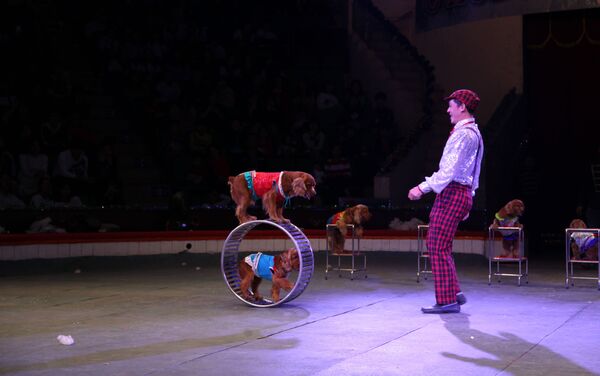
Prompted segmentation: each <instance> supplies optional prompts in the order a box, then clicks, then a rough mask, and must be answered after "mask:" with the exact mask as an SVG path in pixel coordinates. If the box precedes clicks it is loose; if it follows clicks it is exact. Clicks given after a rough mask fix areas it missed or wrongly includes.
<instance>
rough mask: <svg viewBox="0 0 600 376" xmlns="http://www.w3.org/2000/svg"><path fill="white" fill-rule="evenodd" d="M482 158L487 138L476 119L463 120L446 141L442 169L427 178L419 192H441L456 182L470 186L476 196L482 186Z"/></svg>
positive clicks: (420, 185)
mask: <svg viewBox="0 0 600 376" xmlns="http://www.w3.org/2000/svg"><path fill="white" fill-rule="evenodd" d="M482 157H483V139H482V137H481V133H480V132H479V128H478V127H477V124H476V123H475V119H474V118H470V119H464V120H461V121H459V122H458V123H456V125H455V126H454V129H453V130H452V132H451V134H450V137H449V138H448V141H446V146H444V153H443V154H442V159H441V160H440V166H439V170H438V171H436V172H434V173H433V174H432V175H431V176H428V177H426V178H425V181H424V182H422V183H421V184H419V189H420V190H421V191H422V192H423V193H427V192H431V191H434V192H435V193H440V192H441V191H443V190H444V188H446V186H448V184H450V183H451V182H453V181H455V182H457V183H459V184H462V185H468V186H470V187H471V193H472V194H473V196H475V190H476V189H477V188H478V187H479V173H480V171H481V159H482Z"/></svg>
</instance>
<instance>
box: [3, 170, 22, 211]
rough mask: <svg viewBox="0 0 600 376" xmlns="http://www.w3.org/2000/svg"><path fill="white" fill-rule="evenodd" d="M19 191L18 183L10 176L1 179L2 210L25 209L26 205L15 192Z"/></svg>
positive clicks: (4, 175) (5, 175)
mask: <svg viewBox="0 0 600 376" xmlns="http://www.w3.org/2000/svg"><path fill="white" fill-rule="evenodd" d="M16 191H17V182H16V181H14V180H13V179H12V178H11V177H10V176H9V175H8V174H2V177H0V209H23V208H25V203H24V202H23V200H21V199H20V198H19V197H17V195H16V194H15V192H16Z"/></svg>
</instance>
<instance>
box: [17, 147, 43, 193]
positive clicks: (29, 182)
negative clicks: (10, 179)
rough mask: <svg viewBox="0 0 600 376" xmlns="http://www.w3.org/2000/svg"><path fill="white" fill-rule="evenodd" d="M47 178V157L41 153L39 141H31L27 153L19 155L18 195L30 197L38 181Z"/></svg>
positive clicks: (36, 187)
mask: <svg viewBox="0 0 600 376" xmlns="http://www.w3.org/2000/svg"><path fill="white" fill-rule="evenodd" d="M45 176H48V156H47V155H46V154H44V153H42V152H41V149H40V142H39V140H33V141H31V143H30V145H29V151H28V152H25V153H22V154H20V155H19V176H18V177H19V193H20V194H21V196H22V197H31V195H33V194H34V193H35V192H36V191H37V189H38V186H39V182H40V179H41V178H43V177H45Z"/></svg>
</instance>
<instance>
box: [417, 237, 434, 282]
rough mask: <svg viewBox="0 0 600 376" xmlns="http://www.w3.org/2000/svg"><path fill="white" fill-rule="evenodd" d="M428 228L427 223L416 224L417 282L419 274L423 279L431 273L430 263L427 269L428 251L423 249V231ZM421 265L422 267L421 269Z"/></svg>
mask: <svg viewBox="0 0 600 376" xmlns="http://www.w3.org/2000/svg"><path fill="white" fill-rule="evenodd" d="M427 230H429V225H418V226H417V283H419V282H420V278H421V274H423V279H425V280H427V274H431V265H430V268H429V269H427V260H429V251H428V250H425V248H424V244H423V243H424V242H423V240H424V239H426V238H425V236H424V235H425V233H426V232H427ZM421 265H422V266H423V268H422V269H421Z"/></svg>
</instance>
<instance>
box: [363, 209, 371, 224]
mask: <svg viewBox="0 0 600 376" xmlns="http://www.w3.org/2000/svg"><path fill="white" fill-rule="evenodd" d="M360 216H361V218H362V221H363V222H366V221H368V220H370V219H371V212H370V211H369V207H368V206H366V205H361V206H360Z"/></svg>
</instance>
